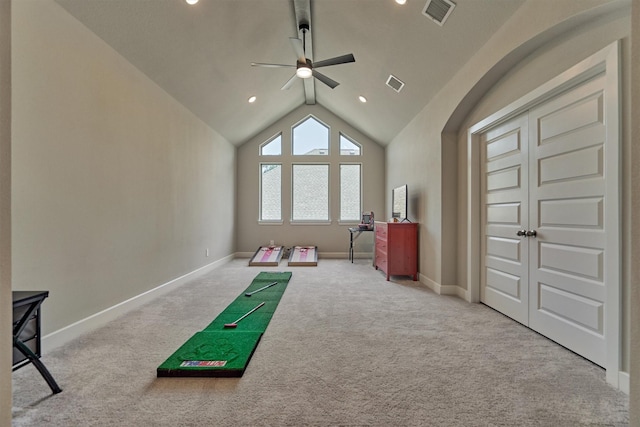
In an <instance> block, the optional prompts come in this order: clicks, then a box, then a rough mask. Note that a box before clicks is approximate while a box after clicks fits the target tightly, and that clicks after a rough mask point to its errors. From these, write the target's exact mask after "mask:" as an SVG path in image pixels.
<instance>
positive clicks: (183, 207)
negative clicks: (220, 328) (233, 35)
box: [12, 0, 235, 375]
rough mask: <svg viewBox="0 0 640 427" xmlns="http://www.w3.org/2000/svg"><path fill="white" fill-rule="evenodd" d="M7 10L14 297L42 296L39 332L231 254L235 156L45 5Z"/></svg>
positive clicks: (173, 103) (80, 29) (21, 5)
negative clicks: (35, 292)
mask: <svg viewBox="0 0 640 427" xmlns="http://www.w3.org/2000/svg"><path fill="white" fill-rule="evenodd" d="M12 4H13V11H12V13H13V32H12V36H13V41H12V47H13V64H12V66H13V75H14V76H16V78H14V79H13V104H12V111H13V171H12V176H13V199H12V203H13V208H12V213H13V226H12V232H13V264H12V266H13V288H14V289H15V290H26V289H46V290H49V291H50V294H49V298H48V299H47V300H46V301H45V303H44V304H43V334H44V335H47V334H50V333H52V332H53V331H58V330H60V329H61V328H65V327H67V326H69V325H72V324H74V323H75V322H79V321H82V320H83V319H86V318H89V317H90V316H93V315H95V314H96V313H99V312H101V311H102V310H106V309H108V308H110V307H113V306H116V305H117V304H120V303H122V302H123V301H127V300H128V299H130V298H134V297H136V296H138V295H141V294H143V293H145V292H147V291H149V290H152V289H154V288H156V287H158V286H160V285H163V284H165V283H167V282H170V281H171V280H173V279H175V278H177V277H180V276H183V275H185V274H187V273H190V272H192V271H194V270H197V269H198V268H201V267H203V266H206V265H208V264H211V263H213V262H215V261H218V260H221V259H223V258H225V257H228V256H231V255H232V254H233V253H234V250H235V247H234V235H233V229H234V226H235V220H234V214H235V212H234V204H235V199H234V177H235V147H233V146H232V145H231V144H230V143H229V142H228V141H226V140H225V139H224V138H223V137H222V136H221V135H219V134H218V133H217V132H216V131H215V130H213V129H211V128H209V127H208V126H206V125H205V124H204V123H203V122H202V121H201V120H199V119H197V118H196V117H195V116H194V115H193V114H191V113H190V112H189V111H187V110H186V109H185V108H184V107H183V106H182V105H181V104H179V103H178V102H177V101H175V100H174V99H173V98H171V97H170V96H169V95H168V94H167V93H166V92H164V91H163V90H161V89H160V88H159V87H158V86H157V85H156V84H155V83H153V82H152V81H151V80H149V79H148V78H147V77H146V76H145V75H143V74H142V73H141V72H140V71H139V70H138V69H136V68H134V67H133V66H132V65H131V64H130V63H128V62H127V61H126V60H125V59H124V58H122V57H121V56H120V55H118V54H117V53H116V52H115V51H113V49H111V48H110V47H109V46H108V45H106V44H105V43H104V42H103V41H102V40H101V39H99V38H98V37H97V36H96V35H95V34H93V33H91V32H90V31H88V30H87V29H86V27H84V26H83V25H82V24H81V23H79V22H78V21H77V20H75V19H74V18H73V17H72V16H71V15H69V14H68V13H67V12H66V11H65V10H64V9H62V8H61V7H60V6H59V5H58V4H57V3H55V2H54V1H52V0H41V1H37V2H34V1H19V2H13V3H12ZM207 249H208V256H207V254H206V250H207ZM54 375H55V374H54Z"/></svg>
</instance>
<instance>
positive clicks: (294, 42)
mask: <svg viewBox="0 0 640 427" xmlns="http://www.w3.org/2000/svg"><path fill="white" fill-rule="evenodd" d="M289 40H291V46H293V51H294V52H295V53H296V56H297V57H298V60H299V61H300V62H306V59H305V57H304V47H303V45H302V40H300V39H297V38H295V37H289Z"/></svg>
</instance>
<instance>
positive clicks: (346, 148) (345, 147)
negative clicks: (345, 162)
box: [340, 134, 360, 156]
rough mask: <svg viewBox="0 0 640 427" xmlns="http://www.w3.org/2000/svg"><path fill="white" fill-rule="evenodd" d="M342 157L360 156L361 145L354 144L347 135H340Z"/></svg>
mask: <svg viewBox="0 0 640 427" xmlns="http://www.w3.org/2000/svg"><path fill="white" fill-rule="evenodd" d="M340 155H342V156H359V155H360V144H358V143H357V142H354V141H353V140H351V139H350V138H348V137H346V136H345V135H342V134H340Z"/></svg>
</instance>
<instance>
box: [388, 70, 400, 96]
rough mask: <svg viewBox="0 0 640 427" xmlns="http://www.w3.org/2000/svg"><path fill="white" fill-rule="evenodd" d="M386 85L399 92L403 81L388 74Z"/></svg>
mask: <svg viewBox="0 0 640 427" xmlns="http://www.w3.org/2000/svg"><path fill="white" fill-rule="evenodd" d="M387 86H389V87H390V88H391V89H393V90H395V91H396V92H398V93H400V91H401V90H402V88H403V87H404V82H403V81H400V79H398V78H397V77H396V76H394V75H393V74H389V78H388V79H387Z"/></svg>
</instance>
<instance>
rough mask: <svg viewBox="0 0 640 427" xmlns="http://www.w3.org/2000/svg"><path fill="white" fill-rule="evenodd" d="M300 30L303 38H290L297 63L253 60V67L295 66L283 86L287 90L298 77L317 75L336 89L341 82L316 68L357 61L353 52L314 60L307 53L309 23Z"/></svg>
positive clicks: (301, 25)
mask: <svg viewBox="0 0 640 427" xmlns="http://www.w3.org/2000/svg"><path fill="white" fill-rule="evenodd" d="M299 28H300V30H301V31H302V40H300V39H299V38H295V37H291V38H289V40H290V41H291V46H293V51H294V52H295V54H296V56H297V58H298V59H297V61H296V65H285V64H263V63H258V62H252V63H251V66H252V67H270V68H282V67H285V68H294V67H295V69H296V73H295V74H294V75H293V76H292V77H291V78H290V79H289V80H288V81H287V82H286V83H285V84H284V86H282V90H287V89H289V88H290V87H291V86H293V83H294V82H295V81H296V77H299V78H301V79H308V78H309V77H312V76H313V77H315V78H316V79H318V80H320V81H321V82H322V83H324V84H326V85H327V86H329V87H330V88H331V89H335V88H336V86H338V85H339V84H340V83H338V82H337V81H335V80H333V79H331V78H329V77H327V76H325V75H324V74H322V73H320V72H319V71H316V68H320V67H328V66H330V65H338V64H347V63H349V62H356V59H355V58H354V56H353V54H351V53H349V54H347V55H342V56H336V57H335V58H330V59H325V60H323V61H317V62H312V61H311V60H310V59H309V58H307V57H306V55H305V44H306V43H305V42H306V37H305V36H306V34H307V31H309V25H308V24H306V23H302V24H300V27H299Z"/></svg>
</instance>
